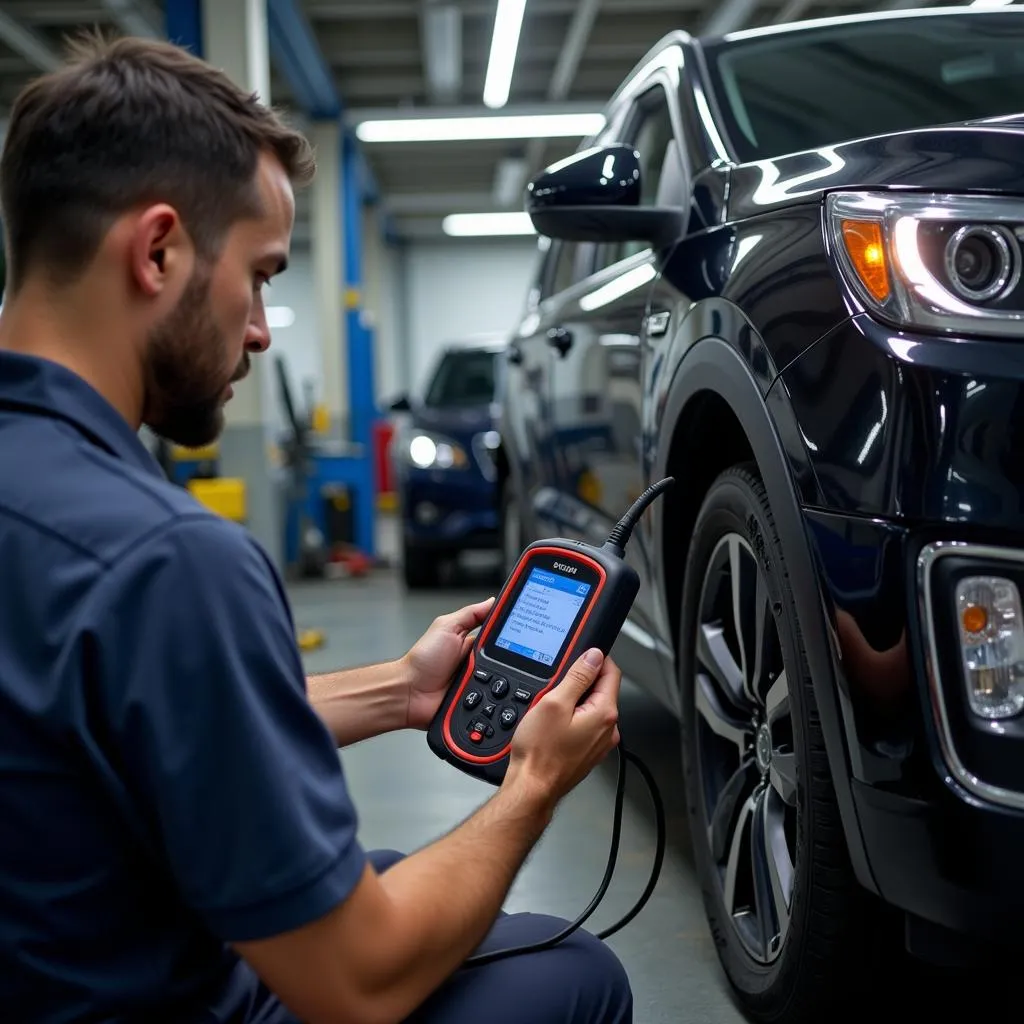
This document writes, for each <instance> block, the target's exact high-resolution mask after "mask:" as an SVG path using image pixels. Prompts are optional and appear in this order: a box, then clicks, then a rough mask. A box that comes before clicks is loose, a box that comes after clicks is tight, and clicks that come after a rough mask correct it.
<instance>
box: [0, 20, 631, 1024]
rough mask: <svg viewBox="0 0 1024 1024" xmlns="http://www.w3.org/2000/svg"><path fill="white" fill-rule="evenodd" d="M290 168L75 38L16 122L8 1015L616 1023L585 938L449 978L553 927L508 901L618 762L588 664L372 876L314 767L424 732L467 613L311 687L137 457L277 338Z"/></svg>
mask: <svg viewBox="0 0 1024 1024" xmlns="http://www.w3.org/2000/svg"><path fill="white" fill-rule="evenodd" d="M312 173H313V156H312V153H311V151H310V150H309V148H308V145H307V143H306V141H305V140H304V139H303V137H302V136H301V135H299V134H298V133H296V132H294V131H292V130H290V129H289V128H288V127H287V126H286V125H285V124H284V123H283V122H282V121H281V120H279V119H278V117H277V116H276V115H275V114H273V113H272V112H271V111H270V110H268V109H267V108H265V107H263V106H262V105H260V104H259V103H258V102H256V100H255V98H253V97H249V96H247V95H245V94H244V93H243V92H241V91H240V90H239V89H238V88H236V87H235V86H234V85H233V84H232V83H231V82H230V81H229V80H228V79H227V78H226V77H225V76H224V75H223V74H221V73H220V72H219V71H217V70H216V69H213V68H211V67H210V66H209V65H207V64H204V63H203V62H201V61H199V60H197V59H196V58H194V57H193V56H191V55H190V54H188V53H187V52H186V51H184V50H181V49H178V48H175V47H173V46H171V45H170V44H166V43H160V42H154V41H148V40H140V39H127V40H120V41H116V42H110V41H102V40H100V39H98V38H90V39H86V40H84V41H81V42H80V43H78V44H77V45H76V47H75V48H74V49H73V50H72V52H71V54H70V55H69V58H68V61H67V63H66V64H65V65H63V66H62V67H61V68H59V69H58V70H56V71H55V72H53V73H51V74H48V75H45V76H44V77H42V78H39V79H37V80H36V81H35V82H34V83H32V84H30V85H29V86H27V87H26V89H25V90H24V91H23V92H22V93H21V95H20V96H19V98H18V99H17V101H16V103H15V105H14V108H13V110H12V114H11V118H10V122H9V126H8V131H7V138H6V143H5V147H4V151H3V156H2V159H0V202H2V210H3V217H4V223H5V228H6V244H7V256H8V294H7V296H6V301H5V303H4V306H3V310H2V313H0V565H2V566H3V587H2V588H0V822H2V823H3V824H2V827H0V907H2V911H0V996H2V1003H3V1018H4V1019H5V1020H8V1021H17V1022H42V1024H45V1022H51V1021H58V1020H59V1021H62V1022H63V1021H72V1020H75V1021H84V1020H89V1021H96V1022H100V1021H103V1022H114V1021H117V1022H119V1024H121V1022H142V1021H145V1022H146V1024H156V1022H160V1024H165V1022H166V1024H170V1022H174V1024H185V1022H200V1021H202V1022H229V1021H230V1022H256V1021H259V1022H260V1024H280V1022H294V1021H305V1022H309V1024H316V1022H321V1021H325V1022H326V1021H330V1022H337V1021H345V1022H362V1021H370V1022H385V1021H400V1020H414V1021H420V1022H427V1021H430V1022H434V1021H437V1022H440V1021H444V1022H445V1024H459V1022H468V1021H474V1022H476V1021H484V1020H486V1021H488V1022H489V1024H503V1022H512V1021H522V1022H530V1024H545V1022H549V1021H550V1022H554V1021H558V1022H583V1021H587V1022H590V1021H593V1022H598V1021H600V1022H603V1024H615V1022H622V1021H629V1020H631V1019H632V997H631V994H630V989H629V984H628V981H627V979H626V976H625V973H624V971H623V969H622V966H621V965H620V963H619V961H618V960H617V959H616V957H615V956H614V955H613V954H612V952H611V951H610V950H609V949H608V948H607V947H606V946H605V945H604V944H603V943H601V942H599V941H598V940H597V939H595V938H594V937H593V936H590V935H588V934H585V933H583V932H577V933H576V934H575V935H573V936H572V937H571V938H570V939H569V940H567V941H566V942H565V943H564V944H562V945H561V946H559V947H557V948H554V949H552V950H549V951H547V952H543V953H537V954H530V955H526V956H521V957H514V958H510V959H507V960H501V961H497V962H495V963H493V964H490V965H487V966H482V967H462V966H461V965H462V963H463V961H464V959H465V958H466V957H467V956H468V955H469V954H471V953H472V952H473V951H474V950H477V949H494V948H503V947H506V946H510V945H517V944H521V943H524V942H533V941H537V940H541V939H544V938H547V937H549V936H551V935H553V934H554V933H555V932H556V931H558V930H560V929H561V928H562V927H563V926H564V924H565V922H563V921H560V920H557V919H555V918H551V917H546V916H542V915H538V916H533V915H504V914H502V911H501V906H502V901H503V899H504V898H505V896H506V893H507V892H508V890H509V887H510V885H511V883H512V881H513V879H514V877H515V875H516V873H517V872H518V870H519V868H520V867H521V865H522V863H523V861H524V859H525V857H526V856H527V854H528V852H529V851H530V849H531V848H532V847H533V845H534V844H535V843H536V841H537V840H538V838H539V837H540V836H541V834H542V833H543V831H544V829H545V828H546V826H547V825H548V824H549V822H550V821H551V819H552V815H553V813H554V811H555V808H556V805H557V804H558V802H559V801H560V799H561V798H562V797H563V796H564V795H565V794H566V793H567V792H569V791H570V790H571V789H572V788H573V787H574V786H575V785H576V784H577V783H578V782H579V781H580V780H581V779H583V778H584V777H585V776H586V775H587V774H588V772H589V771H590V770H591V769H592V768H593V767H594V766H595V765H596V764H597V763H599V762H600V761H601V760H602V759H603V758H604V757H606V756H607V754H608V753H609V752H610V751H611V750H612V749H613V748H614V746H615V744H616V743H617V742H618V731H617V726H616V715H617V703H618V688H619V682H620V677H619V672H618V669H617V668H616V667H615V665H614V664H613V663H612V661H611V660H607V659H604V660H603V659H602V658H601V657H600V656H599V652H598V656H597V657H595V658H591V657H589V656H587V655H585V656H584V657H583V658H581V659H580V661H579V662H578V663H577V664H576V666H574V669H573V674H572V677H571V679H570V680H568V681H567V682H566V684H565V685H564V686H563V687H560V688H559V689H558V690H556V691H553V692H552V693H551V694H550V695H549V696H548V697H547V698H545V699H544V700H543V701H542V702H541V703H540V704H539V705H538V707H537V708H536V710H535V711H534V712H532V713H531V715H530V716H529V717H528V718H527V719H526V720H525V721H524V724H523V726H522V728H521V729H520V730H519V731H518V733H517V735H516V738H515V745H514V752H513V758H512V762H511V767H510V771H509V774H508V778H507V781H506V782H505V783H504V784H503V785H502V786H501V787H500V788H499V789H497V790H496V791H495V792H494V794H493V796H492V797H491V799H489V800H488V801H487V802H486V803H485V804H484V805H483V806H482V807H481V808H480V809H479V810H478V811H477V812H476V813H475V814H474V815H472V816H471V817H470V818H469V819H468V820H466V821H465V822H464V823H462V824H461V825H459V826H458V827H456V828H455V829H454V830H453V831H452V832H451V833H450V834H448V835H447V836H445V837H443V838H441V839H440V840H438V841H437V842H435V843H433V844H432V845H430V846H427V847H426V848H424V849H422V850H419V851H418V852H416V853H414V854H411V855H410V856H408V857H405V858H402V857H399V856H398V855H397V854H388V853H378V854H374V853H372V852H364V850H363V849H362V847H361V846H360V844H359V841H358V839H357V815H356V810H355V808H354V807H353V805H352V802H351V800H350V797H349V794H348V792H347V789H346V784H345V779H344V776H343V773H342V768H341V765H340V763H339V757H338V752H337V748H338V747H339V746H344V745H346V744H349V743H353V742H355V741H357V740H362V739H365V738H367V737H370V736H373V735H376V734H379V733H383V732H386V731H388V730H393V729H400V728H412V729H420V730H422V729H425V728H426V726H427V724H428V722H429V721H430V719H431V717H432V715H433V713H434V711H435V709H436V708H437V707H438V705H439V703H440V700H441V696H442V693H443V691H444V689H445V687H446V685H447V683H448V680H449V678H450V675H451V674H452V673H453V671H454V670H455V668H456V666H457V664H458V662H459V661H460V659H461V656H462V653H463V651H464V649H465V648H466V647H467V645H468V644H469V643H471V634H472V632H473V630H474V629H476V627H478V626H479V624H480V623H481V621H482V619H483V617H484V615H485V614H486V611H487V609H488V607H489V605H488V604H487V603H483V604H477V605H473V606H470V607H466V608H463V609H461V610H460V611H457V612H455V613H453V614H450V615H446V616H442V617H441V618H439V619H438V620H437V621H435V622H434V624H433V625H432V626H431V627H430V629H429V630H428V631H427V632H426V634H425V635H424V636H423V637H422V639H421V640H420V641H419V642H418V643H417V644H416V645H415V646H414V647H413V648H412V650H410V651H409V652H408V654H406V655H405V656H403V657H401V658H400V659H398V660H397V661H395V662H394V663H391V664H385V665H377V666H373V667H369V668H365V669H356V670H351V671H347V672H340V673H337V674H333V675H329V676H325V677H321V678H316V679H312V680H309V681H307V680H306V679H304V676H303V670H302V663H301V660H300V656H299V653H298V651H297V648H296V643H295V630H294V624H293V622H292V619H291V614H290V611H289V608H288V605H287V603H286V597H285V594H284V591H283V588H282V584H281V581H280V578H279V576H278V574H277V573H276V570H275V569H274V567H273V565H272V563H270V562H269V561H268V559H267V557H266V556H265V554H264V552H263V551H262V550H261V548H260V547H259V546H258V545H257V544H256V543H255V542H254V541H253V539H252V538H251V537H250V535H249V534H248V533H246V532H245V531H244V530H243V529H241V528H240V527H238V526H236V525H235V524H232V523H229V522H227V521H225V520H223V519H220V518H218V517H216V516H214V515H211V514H210V513H208V512H207V511H206V510H204V509H202V508H200V507H199V506H198V505H197V504H196V503H195V502H194V501H193V499H192V498H191V497H190V496H189V495H188V493H187V492H186V491H184V490H183V489H181V488H177V487H175V486H173V485H171V484H170V483H168V482H167V481H166V478H165V477H164V476H163V475H162V474H161V473H160V470H159V468H158V466H157V464H156V462H155V460H154V459H153V458H152V456H151V455H150V454H149V452H148V451H147V450H146V448H145V447H144V445H143V444H142V442H141V440H140V438H139V436H138V430H139V429H140V426H141V424H143V423H145V424H147V425H148V426H149V427H151V428H152V429H153V430H154V431H155V432H156V434H157V435H159V436H162V437H165V438H167V439H168V440H170V441H173V442H175V443H178V444H182V445H186V446H198V445H201V444H205V443H208V442H210V441H212V440H214V439H215V438H216V437H217V436H218V434H219V432H220V430H221V427H222V421H223V409H224V404H225V402H226V401H227V400H229V398H230V397H231V393H232V389H231V382H232V381H236V380H238V379H240V378H241V377H242V376H244V374H245V373H246V371H247V370H248V369H249V366H250V359H251V358H253V357H257V358H258V356H259V354H260V353H262V352H264V351H265V350H266V348H267V346H268V345H269V343H270V337H269V333H268V329H267V324H266V319H265V315H264V306H263V290H264V286H265V285H266V284H267V282H268V281H269V280H270V279H271V278H272V277H273V276H274V275H275V274H277V273H279V272H280V271H281V270H283V269H284V267H285V264H286V261H287V257H288V250H289V242H290V236H291V230H292V224H293V216H294V194H293V188H294V187H299V186H301V185H303V184H305V183H306V182H308V180H309V178H310V176H311V175H312ZM584 695H586V699H585V700H584V701H583V702H582V703H581V704H580V706H579V707H576V704H577V701H578V700H582V698H583V697H584ZM409 781H410V785H413V784H414V783H415V780H414V779H410V780H409Z"/></svg>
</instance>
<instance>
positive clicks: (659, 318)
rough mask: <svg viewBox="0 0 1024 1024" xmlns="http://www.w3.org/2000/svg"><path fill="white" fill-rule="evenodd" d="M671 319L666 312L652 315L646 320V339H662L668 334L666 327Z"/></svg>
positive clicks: (670, 315) (669, 314)
mask: <svg viewBox="0 0 1024 1024" xmlns="http://www.w3.org/2000/svg"><path fill="white" fill-rule="evenodd" d="M671 319H672V314H671V313H668V312H661V313H652V314H651V315H650V316H649V317H648V318H647V337H648V338H662V337H664V336H665V335H666V334H667V333H668V325H669V321H670V320H671Z"/></svg>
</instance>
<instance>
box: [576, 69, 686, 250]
mask: <svg viewBox="0 0 1024 1024" xmlns="http://www.w3.org/2000/svg"><path fill="white" fill-rule="evenodd" d="M673 138H674V135H673V131H672V117H671V114H670V113H669V106H668V96H667V95H666V94H665V90H664V89H663V88H662V87H661V86H660V85H655V86H654V87H653V88H651V89H648V90H647V91H646V92H645V93H643V94H642V95H641V96H640V97H639V98H638V99H637V101H636V105H635V107H634V111H633V115H632V117H631V121H630V125H629V128H628V129H627V133H626V138H625V140H624V141H626V142H629V143H631V144H632V145H633V146H634V148H635V149H636V151H637V152H638V153H639V154H640V184H641V193H640V205H641V206H654V205H656V204H657V200H658V187H659V185H660V183H661V175H662V171H663V169H664V166H665V156H666V153H667V152H668V145H669V143H670V142H671V141H672V140H673ZM646 248H648V245H647V243H646V242H619V243H616V244H614V245H603V246H602V247H601V251H600V254H599V259H598V267H597V268H595V269H600V268H601V267H607V266H610V265H611V264H612V263H617V262H618V261H619V260H623V259H625V258H626V257H627V256H632V255H633V254H634V253H638V252H642V251H643V250H644V249H646Z"/></svg>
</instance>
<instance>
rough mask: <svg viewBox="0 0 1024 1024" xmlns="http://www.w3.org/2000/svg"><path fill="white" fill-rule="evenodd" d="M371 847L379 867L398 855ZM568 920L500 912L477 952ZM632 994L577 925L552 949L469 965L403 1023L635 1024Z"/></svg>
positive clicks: (547, 933)
mask: <svg viewBox="0 0 1024 1024" xmlns="http://www.w3.org/2000/svg"><path fill="white" fill-rule="evenodd" d="M402 856H403V855H402V854H400V853H396V852H394V851H393V850H372V851H370V853H369V857H370V860H371V862H372V863H373V866H374V867H375V868H376V869H377V871H378V872H383V871H386V870H387V869H388V868H389V867H391V866H392V865H393V864H396V863H397V862H398V861H400V860H401V859H402ZM568 923H569V922H568V921H563V920H561V919H560V918H557V917H549V916H547V915H546V914H502V915H501V916H500V917H499V918H498V920H497V921H496V922H495V923H494V926H493V928H491V931H490V932H489V933H488V935H487V938H486V939H484V941H483V943H481V945H480V947H479V948H478V949H477V950H476V952H478V953H486V952H489V951H491V950H496V949H505V948H507V947H509V946H521V945H525V944H528V943H532V942H541V941H543V940H544V939H547V938H550V937H551V936H552V935H554V934H556V933H557V932H559V931H561V930H562V929H563V928H564V927H565V926H566V925H567V924H568ZM632 1020H633V994H632V992H631V990H630V987H629V979H628V978H627V977H626V972H625V970H624V969H623V966H622V964H621V963H620V962H619V960H618V958H617V957H616V956H615V954H614V953H613V952H612V951H611V949H610V948H609V947H608V946H606V945H605V944H604V943H603V942H601V940H600V939H597V938H595V937H594V936H593V935H591V934H589V933H588V932H585V931H584V930H583V929H582V928H580V929H578V930H577V931H575V932H573V934H572V935H570V936H569V937H568V938H567V939H564V940H563V941H562V942H560V943H559V944H558V945H557V946H554V947H553V948H552V949H547V950H544V951H543V952H540V953H524V954H520V955H519V956H511V957H506V958H505V959H503V960H496V961H495V962H494V963H490V964H484V965H483V966H481V967H466V968H463V969H461V970H459V971H456V972H455V974H454V975H453V976H452V977H451V978H449V979H448V980H447V981H446V982H445V983H444V984H443V985H442V986H441V987H440V988H439V989H438V990H437V991H436V992H434V994H433V995H431V996H430V998H429V999H428V1000H427V1001H426V1002H425V1003H424V1004H423V1005H422V1006H421V1007H419V1009H417V1010H416V1011H415V1012H414V1013H413V1014H412V1016H411V1017H408V1018H407V1020H406V1024H480V1022H481V1021H486V1022H487V1024H632Z"/></svg>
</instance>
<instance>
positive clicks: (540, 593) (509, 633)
mask: <svg viewBox="0 0 1024 1024" xmlns="http://www.w3.org/2000/svg"><path fill="white" fill-rule="evenodd" d="M590 589H591V585H590V584H589V583H582V582H580V581H579V580H574V579H572V578H571V577H567V576H559V575H558V574H557V573H553V572H548V571H547V570H546V569H534V570H532V571H531V573H530V575H529V577H528V578H527V580H526V584H525V585H524V586H523V589H522V590H521V591H520V593H519V597H518V598H517V600H516V603H515V604H514V605H513V607H512V610H511V611H510V612H509V613H508V616H507V618H506V619H505V624H504V626H503V627H502V629H501V632H500V633H499V634H498V639H497V640H496V641H495V644H494V646H495V647H499V648H501V649H502V650H504V651H510V652H511V653H513V654H518V655H520V656H522V657H524V658H528V659H529V660H530V661H534V662H537V663H538V664H541V665H552V664H554V661H555V658H556V657H557V656H558V651H559V649H560V648H561V646H562V644H563V643H564V641H565V638H566V635H567V634H568V632H569V630H570V629H571V628H572V624H573V622H574V621H575V619H576V615H577V613H578V612H579V610H580V605H582V604H583V602H584V601H585V600H586V599H587V595H588V594H589V593H590Z"/></svg>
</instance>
